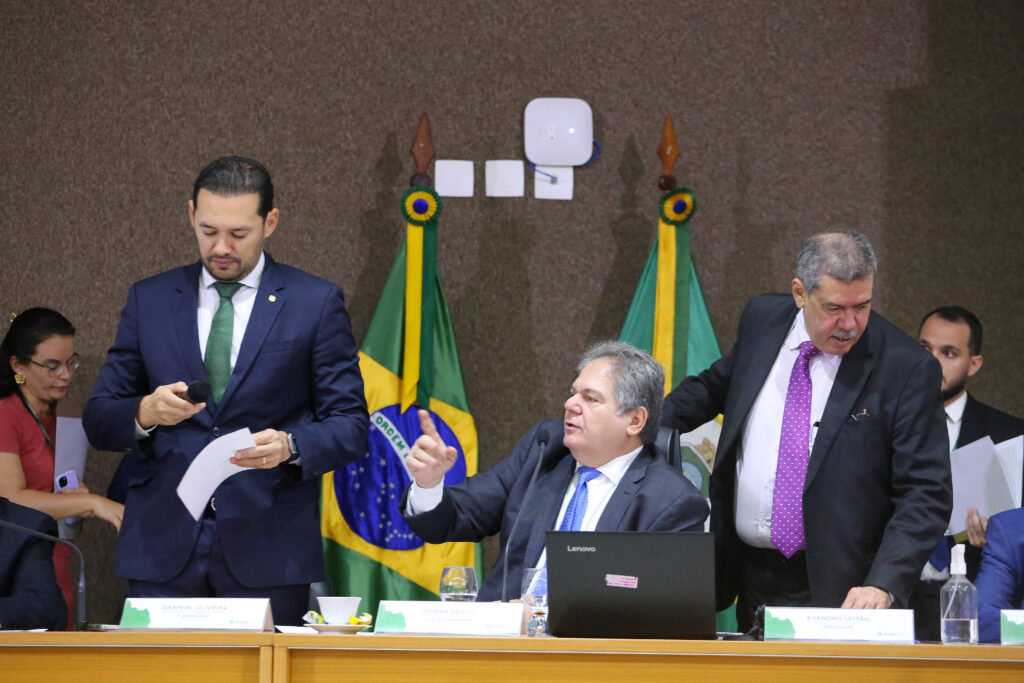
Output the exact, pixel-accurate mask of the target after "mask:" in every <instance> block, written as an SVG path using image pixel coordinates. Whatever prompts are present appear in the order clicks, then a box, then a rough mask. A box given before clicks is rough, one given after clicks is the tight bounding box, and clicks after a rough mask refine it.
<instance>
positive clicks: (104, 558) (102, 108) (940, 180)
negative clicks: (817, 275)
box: [0, 0, 1024, 621]
mask: <svg viewBox="0 0 1024 683" xmlns="http://www.w3.org/2000/svg"><path fill="white" fill-rule="evenodd" d="M1021 35H1024V4H1021V3H1019V2H983V3H979V2H929V1H926V0H919V1H916V2H886V1H874V2H872V1H868V2H839V1H829V2H820V1H813V2H812V1H810V0H800V1H796V2H759V1H755V0H747V1H744V0H717V1H715V2H710V1H705V2H700V1H697V0H686V1H678V2H609V1H596V2H540V1H538V2H527V1H524V0H518V1H507V2H503V3H477V2H447V3H440V2H438V3H412V2H391V1H383V2H377V3H362V2H315V1H313V0H296V1H293V2H288V3H283V2H262V3H251V2H238V1H234V2H184V1H178V2H174V1H170V0H163V1H154V2H147V3H136V2H127V1H125V0H110V1H108V2H101V3H82V2H35V3H26V2H20V1H15V0H0V76H2V82H3V83H4V94H5V102H4V104H5V106H4V107H3V110H2V114H0V131H2V133H3V134H2V135H0V176H2V181H3V182H2V187H3V188H4V193H3V201H2V203H0V230H2V231H3V233H2V234H3V238H4V239H3V242H4V244H5V249H4V252H5V254H4V259H3V266H2V267H0V310H2V311H3V312H4V316H5V318H6V315H7V312H8V311H14V310H21V309H23V308H25V307H28V306H31V305H40V304H42V305H50V306H53V307H56V308H58V309H60V310H62V311H63V312H64V313H65V314H67V315H68V316H69V317H70V318H71V319H72V321H73V322H74V323H75V324H76V326H77V327H78V330H79V335H78V340H77V344H78V348H79V351H80V352H81V353H82V356H83V359H84V364H83V367H82V370H81V371H80V373H79V375H78V377H77V378H76V384H75V386H74V390H73V398H75V399H76V400H79V401H84V400H85V398H86V397H87V396H88V391H89V389H90V387H91V385H92V382H93V381H94V380H95V376H96V372H97V371H98V368H99V366H100V364H101V363H102V361H103V358H104V354H105V351H106V348H107V347H108V346H109V344H110V342H111V341H112V338H113V334H114V330H115V327H116V324H117V320H118V315H119V311H120V308H121V306H122V304H123V302H124V297H125V294H126V292H127V289H128V286H129V285H130V283H131V282H133V281H135V280H137V279H139V278H141V277H145V276H147V275H150V274H153V273H156V272H158V271H161V270H164V269H166V268H169V267H172V266H176V265H179V264H181V263H184V262H187V261H190V260H192V259H193V258H195V246H194V240H193V238H192V236H191V234H190V231H189V228H188V225H187V222H186V202H187V200H188V197H189V192H190V189H191V182H192V180H193V179H194V177H195V175H196V173H197V172H198V171H199V169H200V168H201V167H202V166H203V165H204V164H205V163H206V162H207V161H209V160H210V159H212V158H214V157H216V156H220V155H222V154H231V153H237V154H245V155H249V156H254V157H256V158H259V159H261V160H263V161H264V162H266V163H267V165H268V167H269V169H270V171H271V173H272V174H273V175H274V179H275V183H276V184H277V187H278V206H279V207H280V208H281V212H282V227H281V229H280V230H279V231H278V233H277V234H275V235H274V236H273V237H272V238H271V240H270V242H269V246H270V249H271V250H272V251H273V253H274V255H275V257H276V258H278V259H279V260H282V261H285V262H288V263H291V264H293V265H296V266H299V267H301V268H304V269H306V270H309V271H311V272H314V273H316V274H319V275H322V276H324V277H327V278H329V279H331V280H333V281H335V282H338V283H340V284H341V285H342V286H343V287H344V288H345V290H346V294H347V297H348V300H349V305H350V310H351V313H352V319H353V324H354V326H355V331H356V335H357V337H359V338H361V337H362V335H363V334H364V333H365V331H366V327H367V325H368V324H369V321H370V317H371V315H372V313H373V310H374V307H375V305H376V301H377V297H378V296H379V294H380V291H381V288H382V286H383V283H384V279H385V277H386V275H387V271H388V268H389V267H390V265H391V262H392V260H393V258H394V255H395V252H396V250H397V248H398V246H399V245H400V244H401V242H402V240H403V239H404V234H403V231H404V225H403V223H402V221H401V219H400V214H399V210H398V206H397V202H398V198H399V197H400V196H401V193H402V192H403V191H404V189H405V187H406V186H407V183H408V178H409V176H410V175H411V174H412V173H413V166H412V162H411V158H410V157H409V155H408V149H409V146H410V144H411V141H412V136H413V134H414V132H415V127H416V123H417V120H418V118H419V115H420V114H421V113H423V112H427V113H429V115H430V117H431V122H432V125H433V133H434V144H435V146H436V148H437V151H438V155H439V157H440V158H452V159H470V160H473V161H474V162H475V163H476V169H477V171H476V186H477V192H476V196H475V197H473V198H470V199H454V198H453V199H448V200H447V201H446V204H445V213H444V216H443V219H442V222H441V227H440V236H439V261H440V269H441V274H442V277H443V280H444V285H445V290H446V293H447V296H448V301H449V305H450V307H451V311H452V316H453V319H454V325H455V330H456V335H457V339H458V344H459V348H460V352H461V359H462V365H463V369H464V372H465V379H466V385H467V391H468V394H469V400H470V403H471V405H472V407H473V410H474V413H475V416H476V419H477V424H478V428H479V431H480V444H481V457H482V462H483V465H484V466H485V467H486V466H488V465H490V464H492V463H494V462H495V461H497V460H498V459H500V458H501V457H502V456H503V455H504V454H505V453H507V452H508V450H509V449H510V447H511V445H512V444H513V443H514V441H515V439H516V438H517V437H518V436H519V435H520V434H521V433H522V431H523V430H524V429H525V428H526V427H527V426H529V425H530V424H532V422H533V421H535V420H536V419H538V418H540V417H543V416H550V415H556V414H558V412H559V411H560V406H561V402H562V400H563V397H564V395H565V389H566V388H567V386H568V384H569V383H570V382H571V380H572V378H573V375H574V373H573V370H572V367H573V365H574V362H575V359H576V357H577V356H578V354H579V353H580V351H581V350H582V348H583V347H584V346H585V344H586V343H587V342H589V341H592V340H595V339H599V338H603V337H608V336H615V335H616V334H617V332H618V329H619V327H620V326H621V324H622V321H623V319H624V318H625V313H626V307H627V306H628V303H629V300H630V297H631V296H632V292H633V289H634V287H635V286H636V282H637V280H638V278H639V275H640V271H641V269H642V268H643V264H644V261H645V259H646V256H647V252H648V250H649V248H650V245H651V242H652V240H653V236H654V232H655V227H656V214H655V206H656V202H657V199H658V196H659V195H660V192H659V191H658V190H657V188H656V186H655V183H656V180H657V177H658V175H659V173H660V165H659V163H658V160H657V157H656V156H655V148H656V147H657V145H658V142H659V138H660V132H661V125H662V120H663V117H664V116H665V115H666V114H671V115H672V117H673V119H674V121H675V128H676V131H677V133H678V134H679V141H680V149H681V157H680V162H679V164H678V166H677V176H678V177H679V179H680V181H681V182H682V183H683V184H685V185H687V186H689V187H692V188H693V189H694V190H695V192H696V194H697V196H698V201H699V209H698V212H697V214H696V216H695V217H694V219H693V221H692V224H691V225H692V233H693V250H694V256H695V259H696V262H697V266H698V270H699V273H700V277H701V282H702V285H703V287H704V292H705V296H706V299H707V303H708V307H709V309H710V312H711V316H712V319H713V321H714V325H715V329H716V332H717V334H718V337H719V340H720V343H721V345H722V347H723V349H728V347H729V346H730V345H731V343H732V340H733V338H734V334H735V326H736V323H737V320H738V316H739V312H740V309H741V308H742V305H743V303H744V301H745V300H746V299H747V298H749V297H750V296H752V295H755V294H758V293H760V292H763V291H769V290H774V291H778V290H784V289H786V288H787V287H788V281H789V279H790V278H791V277H792V275H791V274H792V262H793V257H794V254H795V251H796V249H797V247H798V245H799V243H800V241H801V239H802V238H803V237H805V236H806V235H808V234H810V233H812V232H815V231H818V230H821V229H824V228H827V227H840V228H856V229H860V230H863V231H864V232H866V233H867V234H868V235H869V236H870V237H871V238H872V239H873V241H874V242H875V245H876V248H877V250H878V252H879V256H880V259H881V269H882V270H881V274H880V277H879V281H878V286H877V288H876V295H877V296H876V304H877V310H879V311H881V312H882V313H883V314H885V315H887V316H888V317H889V318H890V319H892V320H893V321H894V322H895V323H896V324H898V325H900V326H902V327H903V328H904V329H906V330H908V331H914V329H915V328H916V325H917V321H918V319H919V317H920V316H921V315H922V314H923V313H924V312H925V311H927V310H929V309H930V308H932V307H934V306H937V305H941V304H946V303H954V302H955V303H961V304H963V305H966V306H968V307H970V308H973V309H974V310H975V311H976V312H977V313H978V314H979V315H980V316H981V318H982V320H983V321H984V322H985V324H986V339H987V341H986V348H985V357H986V363H985V368H984V370H983V371H982V373H981V376H980V377H979V378H978V380H977V382H976V383H975V385H974V388H975V390H976V393H977V395H978V396H979V397H981V398H982V399H983V400H986V401H989V402H991V403H994V404H995V405H997V406H1000V407H1002V408H1003V409H1005V410H1008V411H1010V412H1014V413H1016V414H1024V370H1022V366H1021V364H1020V363H1019V362H1016V360H1017V358H1019V357H1020V356H1021V355H1022V352H1024V349H1022V346H1024V344H1022V339H1024V335H1022V332H1024V325H1022V317H1024V316H1022V313H1021V306H1020V301H1021V300H1022V295H1024V286H1022V270H1021V267H1020V265H1019V264H1020V262H1021V256H1022V255H1024V249H1022V248H1021V238H1020V225H1021V224H1022V222H1024V221H1022V218H1024V216H1022V211H1024V210H1022V209H1021V206H1022V202H1021V199H1022V196H1021V189H1020V188H1021V187H1022V186H1024V182H1022V181H1024V164H1022V161H1021V159H1024V155H1022V151H1024V150H1022V140H1024V135H1022V133H1024V120H1022V119H1024V114H1022V112H1024V106H1022V105H1024V102H1022V99H1024V55H1022V51H1024V43H1022V41H1021V40H1020V36H1021ZM539 96H575V97H582V98H584V99H585V100H587V101H588V102H589V103H590V104H591V106H592V107H593V109H594V112H595V133H596V137H597V138H598V140H599V141H600V143H601V145H602V147H603V153H602V155H601V157H600V158H598V159H597V160H596V161H595V162H594V163H593V164H591V165H589V166H586V167H584V168H580V169H577V171H576V192H575V197H574V199H573V201H571V202H551V201H539V200H535V199H533V198H532V197H531V196H529V195H530V194H531V191H532V183H531V182H529V181H528V182H527V191H528V196H527V197H526V198H515V199H498V198H487V197H485V196H483V194H484V193H483V182H484V173H483V165H484V162H485V161H486V160H487V159H515V158H521V157H522V153H523V144H522V111H523V108H524V107H525V105H526V103H527V102H528V101H529V100H530V99H532V98H534V97H539ZM114 466H115V456H113V455H110V454H103V453H97V454H95V455H94V457H93V458H92V460H91V461H90V466H89V472H88V477H87V480H88V482H89V484H90V486H92V487H93V488H94V489H98V490H102V489H103V488H105V486H106V483H107V481H108V480H109V478H110V476H111V474H112V472H113V468H114ZM83 546H84V547H85V548H86V551H87V552H88V553H89V556H90V560H89V562H90V567H89V569H90V583H91V584H93V587H94V589H95V590H94V592H93V595H94V598H93V599H92V602H91V605H90V618H91V619H92V620H94V621H110V620H112V619H114V618H116V614H117V610H118V605H119V602H118V599H119V590H120V587H119V586H118V585H117V583H116V582H114V581H113V580H112V579H111V578H110V577H109V571H110V570H109V566H110V554H111V552H112V534H111V533H109V532H108V530H107V529H104V528H102V527H101V525H100V524H99V523H96V522H89V523H87V524H86V530H85V534H84V538H83Z"/></svg>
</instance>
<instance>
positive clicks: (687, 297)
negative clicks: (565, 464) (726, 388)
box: [619, 187, 722, 496]
mask: <svg viewBox="0 0 1024 683" xmlns="http://www.w3.org/2000/svg"><path fill="white" fill-rule="evenodd" d="M695 209H696V202H695V200H694V197H693V192H692V191H691V190H689V189H687V188H685V187H684V188H679V189H675V190H672V191H670V192H668V193H667V194H665V195H664V196H663V197H662V198H661V200H660V202H659V204H658V213H659V216H658V236H657V238H656V239H655V242H654V247H653V248H652V249H651V254H650V256H649V257H648V259H647V265H646V266H645V267H644V272H643V275H641V276H640V284H639V285H637V288H636V292H635V293H634V294H633V301H632V303H631V304H630V305H629V312H628V313H627V314H626V322H625V323H624V324H623V326H622V332H621V334H620V335H619V338H620V339H621V340H622V341H627V342H629V343H630V344H633V345H634V346H636V347H638V348H641V349H644V350H646V351H649V352H650V353H651V355H653V356H654V357H655V358H656V359H657V360H658V361H659V362H660V363H661V364H662V366H663V367H664V368H665V393H666V394H668V392H670V391H671V390H672V388H673V387H675V386H676V385H677V384H679V382H680V381H682V380H683V378H684V377H687V376H688V375H695V374H697V373H698V372H701V371H702V370H705V369H707V368H708V367H709V366H710V365H711V364H712V363H714V362H715V361H716V360H718V358H719V357H720V356H721V355H722V354H721V352H720V351H719V348H718V339H717V338H716V337H715V330H714V328H713V327H712V326H711V316H710V315H708V309H707V306H706V305H705V303H704V294H703V293H702V292H701V289H700V281H699V280H698V279H697V269H696V267H695V266H694V265H693V255H692V254H691V253H690V228H689V227H688V226H687V222H688V221H689V220H690V216H692V215H693V212H694V210H695ZM719 431H720V423H718V422H711V423H708V424H707V425H705V426H704V427H701V428H700V429H698V430H695V431H694V432H693V433H691V434H688V435H686V436H684V437H683V440H682V456H683V472H684V473H685V474H686V476H687V477H688V478H689V479H690V481H692V482H693V484H694V485H695V486H696V487H697V488H699V489H700V490H701V491H702V492H703V493H704V495H705V496H707V495H708V478H709V476H710V474H711V467H712V466H713V464H714V459H715V445H716V444H717V443H718V434H719Z"/></svg>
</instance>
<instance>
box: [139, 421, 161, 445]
mask: <svg viewBox="0 0 1024 683" xmlns="http://www.w3.org/2000/svg"><path fill="white" fill-rule="evenodd" d="M154 429H156V425H153V426H152V427H150V428H149V429H143V428H142V425H140V424H139V421H138V420H136V421H135V439H136V440H137V441H142V440H143V439H148V438H149V437H150V436H152V434H153V430H154Z"/></svg>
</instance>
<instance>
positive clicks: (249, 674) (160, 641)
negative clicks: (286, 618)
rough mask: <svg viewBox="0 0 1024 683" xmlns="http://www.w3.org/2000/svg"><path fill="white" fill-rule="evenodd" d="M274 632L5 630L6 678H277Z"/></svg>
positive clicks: (266, 681)
mask: <svg viewBox="0 0 1024 683" xmlns="http://www.w3.org/2000/svg"><path fill="white" fill-rule="evenodd" d="M273 642H274V634H273V633H244V632H239V631H221V632H196V631H110V632H107V633H81V632H68V633H60V632H52V633H26V632H20V631H0V681H3V683H15V682H17V683H21V682H22V681H25V682H28V681H40V682H41V683H54V682H55V681H75V683H92V682H93V681H95V682H97V683H122V682H123V681H124V682H126V681H132V682H135V681H139V682H141V683H164V682H165V681H166V682H168V683H170V682H172V681H173V682H174V683H180V682H186V681H187V682H188V683H192V682H196V683H199V682H203V681H210V682H211V683H213V682H216V683H233V682H235V681H238V682H241V681H245V682H246V683H252V682H254V681H259V682H260V683H271V675H272V672H273V660H272V658H273V654H274V649H273Z"/></svg>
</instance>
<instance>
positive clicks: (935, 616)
mask: <svg viewBox="0 0 1024 683" xmlns="http://www.w3.org/2000/svg"><path fill="white" fill-rule="evenodd" d="M982 332H983V329H982V325H981V321H980V320H978V317H977V316H976V315H974V314H973V313H971V312H970V311H969V310H967V309H966V308H962V307H960V306H942V307H940V308H936V309H935V310H934V311H931V312H930V313H928V315H926V316H925V317H924V319H922V320H921V327H920V329H919V331H918V340H919V341H920V342H921V346H923V347H924V348H925V350H926V351H928V352H929V353H931V354H932V355H933V356H935V358H936V360H938V361H939V365H940V366H941V367H942V400H943V403H944V406H945V413H946V429H947V431H948V434H949V444H950V452H952V451H953V450H955V449H957V448H960V447H961V446H966V445H967V444H970V443H973V442H975V441H977V440H978V439H981V438H983V437H985V436H988V437H991V438H992V441H993V443H1001V442H1003V441H1006V440H1007V439H1012V438H1014V437H1016V436H1019V435H1020V434H1024V420H1021V419H1019V418H1016V417H1014V416H1012V415H1008V414H1007V413H1004V412H1002V411H1000V410H996V409H995V408H993V407H992V406H989V405H986V404H984V403H982V402H981V401H979V400H977V399H976V398H974V397H973V396H971V395H970V394H969V393H968V392H967V384H968V382H969V381H970V379H971V378H972V377H974V376H975V375H976V374H977V373H978V371H979V370H981V365H982V362H983V358H982V356H981V342H982ZM987 525H988V518H987V517H983V516H981V515H980V514H979V513H978V510H977V509H976V508H970V510H969V512H968V516H967V520H966V528H967V537H968V541H969V544H968V546H967V553H966V556H967V578H968V579H970V580H971V581H974V579H975V577H976V576H977V574H978V565H979V563H980V562H981V549H982V548H984V547H985V542H986V541H985V532H986V528H987ZM951 545H952V539H951V538H950V537H944V538H943V539H942V540H941V541H940V542H939V544H938V546H937V547H936V548H935V551H934V552H933V553H932V556H931V558H930V559H929V561H928V563H927V564H925V567H924V569H923V570H922V572H921V578H920V580H919V581H918V582H917V585H916V586H915V587H914V592H913V594H912V595H911V601H910V605H911V607H912V608H913V609H914V631H915V633H916V635H917V638H918V640H939V638H940V633H939V590H940V589H941V588H942V584H944V583H945V582H946V581H947V580H948V579H949V561H950V547H951Z"/></svg>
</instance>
